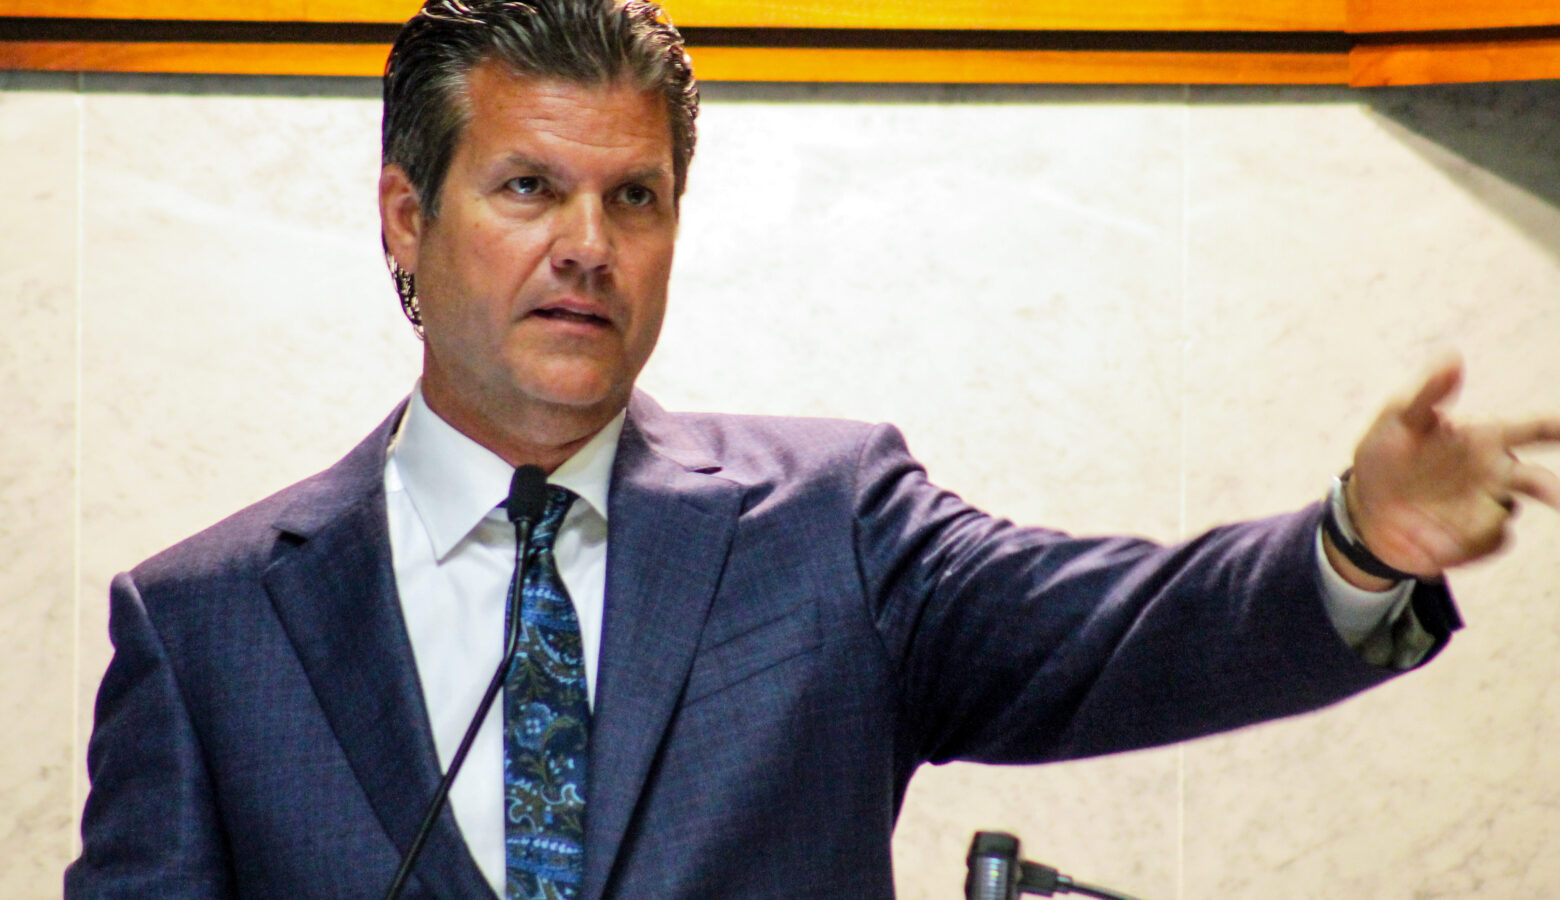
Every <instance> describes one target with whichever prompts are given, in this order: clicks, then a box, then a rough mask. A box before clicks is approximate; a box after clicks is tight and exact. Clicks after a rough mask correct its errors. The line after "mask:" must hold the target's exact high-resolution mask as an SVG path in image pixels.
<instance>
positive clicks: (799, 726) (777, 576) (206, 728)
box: [66, 395, 1455, 900]
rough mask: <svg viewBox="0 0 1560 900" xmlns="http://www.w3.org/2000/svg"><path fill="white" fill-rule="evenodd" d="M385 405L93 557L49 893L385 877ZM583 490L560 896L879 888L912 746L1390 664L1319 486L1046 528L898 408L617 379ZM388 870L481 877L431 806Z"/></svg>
mask: <svg viewBox="0 0 1560 900" xmlns="http://www.w3.org/2000/svg"><path fill="white" fill-rule="evenodd" d="M398 416H399V411H397V413H396V414H395V415H392V416H391V418H390V419H388V420H386V422H385V423H384V424H383V425H381V426H380V428H379V429H377V430H376V431H375V432H374V433H373V434H372V435H370V436H369V437H368V439H367V440H365V441H364V442H363V443H362V444H361V445H359V446H358V447H357V448H356V449H354V450H353V451H352V452H351V453H350V454H348V455H347V456H346V457H345V458H344V459H343V460H342V461H341V462H339V463H338V464H336V465H335V466H334V467H332V468H331V469H329V470H327V471H325V472H323V473H321V474H319V475H317V476H315V477H313V478H311V479H309V480H307V481H304V482H301V483H300V484H297V485H295V486H293V487H291V488H288V489H287V490H284V491H282V492H281V493H279V494H276V495H275V496H273V497H271V498H269V499H267V500H265V501H262V502H261V503H259V504H257V505H255V506H253V507H251V508H249V509H246V510H244V511H243V512H240V513H238V514H237V515H236V516H233V517H232V518H230V519H227V520H226V521H224V522H222V523H220V524H218V525H216V526H214V527H213V528H211V529H209V530H207V531H205V532H203V533H202V534H200V535H197V536H196V537H194V538H191V539H190V540H188V541H185V542H184V543H181V544H179V545H178V546H176V547H174V548H172V549H170V550H168V551H165V552H164V553H162V554H160V555H158V556H156V557H154V558H153V559H151V560H148V561H147V562H146V563H143V564H142V565H140V566H138V567H137V568H136V569H135V570H134V571H132V572H130V573H128V574H125V575H121V576H119V577H118V578H116V579H115V581H114V584H113V590H112V598H111V612H110V632H111V635H112V638H113V642H114V647H115V653H114V658H113V661H112V663H111V664H110V666H109V669H108V672H107V674H106V675H105V677H104V680H103V684H102V688H101V690H100V693H99V696H98V702H97V708H96V716H97V719H96V727H95V729H94V732H93V736H92V742H91V747H90V750H89V766H90V770H91V774H92V792H91V796H90V798H89V799H88V802H87V808H86V813H85V817H84V819H83V825H82V830H83V843H84V846H83V850H82V855H81V858H80V859H79V860H78V861H77V862H76V863H75V864H74V865H73V866H72V867H71V868H70V869H69V870H68V871H67V875H66V893H67V895H68V896H71V897H102V896H127V897H159V898H169V897H232V896H242V897H276V898H281V897H286V898H290V900H292V898H308V897H320V898H357V897H363V898H372V897H378V896H380V895H381V894H382V892H383V891H384V889H385V887H386V886H387V884H388V882H389V880H390V877H391V874H392V873H393V871H394V870H395V867H396V865H397V862H398V859H399V857H400V855H401V853H402V851H403V849H404V848H405V847H406V846H407V845H408V844H409V843H410V841H411V839H412V835H413V833H414V831H415V829H416V827H417V824H418V819H419V817H420V815H421V813H422V811H423V809H424V806H425V804H426V803H427V801H428V798H429V797H430V796H431V795H432V792H433V790H434V786H435V784H436V783H437V780H438V777H439V770H438V762H437V757H436V755H435V751H434V745H433V739H432V734H431V730H430V727H429V724H428V722H429V719H428V714H427V712H426V710H425V708H424V705H423V697H422V692H421V690H420V688H419V684H418V678H417V672H416V668H415V665H414V663H413V660H412V653H411V648H410V644H409V642H408V638H407V634H406V629H405V625H404V623H403V620H402V617H401V613H400V608H399V603H398V601H397V595H396V588H395V581H394V576H393V574H392V568H391V560H390V550H389V544H388V538H387V530H386V528H387V526H386V516H385V497H384V487H383V484H384V482H383V468H384V458H385V449H386V444H387V441H388V438H389V436H390V434H391V433H392V430H393V426H394V423H395V421H396V420H397V418H398ZM609 503H610V509H609V513H610V515H609V519H610V523H611V525H610V527H611V531H610V535H609V551H608V561H607V602H606V620H605V626H604V634H603V638H602V647H601V657H600V658H601V664H600V669H599V680H598V685H597V694H596V704H595V710H594V715H593V719H592V735H591V747H592V755H591V758H590V773H589V786H590V791H589V810H588V815H587V840H586V847H587V858H586V880H585V888H586V889H585V892H584V895H585V898H586V900H600V898H603V897H618V898H635V900H644V898H656V900H661V898H690V900H695V898H697V900H709V898H719V897H733V898H736V897H741V898H797V897H827V898H846V897H850V898H856V897H864V898H879V897H890V896H892V893H893V884H892V874H891V869H890V833H891V831H892V828H893V824H894V820H895V817H896V816H897V814H898V811H899V807H900V802H901V800H902V798H903V796H904V792H905V787H906V785H907V783H908V781H909V779H910V776H911V774H912V773H913V772H914V771H915V769H916V767H917V766H919V765H920V764H921V763H923V762H927V761H933V762H940V761H945V760H951V759H966V760H981V761H989V762H1004V763H1009V762H1042V761H1046V760H1056V759H1067V758H1073V757H1080V756H1087V755H1091V754H1099V753H1107V752H1112V751H1118V750H1125V749H1131V748H1137V747H1145V746H1149V745H1152V744H1163V743H1166V742H1171V741H1177V740H1182V739H1186V738H1191V737H1196V736H1198V735H1203V734H1208V733H1210V732H1215V731H1220V730H1223V729H1229V728H1234V727H1237V726H1240V725H1244V724H1247V723H1250V722H1254V721H1258V720H1261V719H1267V718H1272V717H1276V716H1285V715H1290V714H1293V713H1298V712H1302V711H1305V710H1310V709H1314V708H1316V707H1319V706H1323V705H1325V704H1328V703H1331V702H1333V701H1335V700H1338V699H1340V698H1342V697H1344V696H1346V695H1348V694H1351V693H1353V692H1356V691H1359V690H1361V689H1364V688H1367V687H1369V686H1371V685H1373V684H1376V683H1377V682H1379V681H1381V680H1383V679H1384V678H1386V677H1388V675H1389V673H1388V672H1386V671H1383V670H1379V669H1375V668H1372V667H1370V666H1367V665H1365V664H1364V663H1362V662H1361V661H1360V660H1359V659H1358V658H1357V656H1356V655H1355V654H1354V653H1353V652H1351V651H1350V650H1349V649H1348V648H1347V647H1345V646H1344V645H1343V644H1342V642H1341V641H1340V640H1339V639H1338V637H1337V636H1336V634H1335V632H1334V631H1333V629H1332V626H1331V625H1330V623H1329V622H1328V620H1327V617H1326V614H1325V612H1324V610H1323V607H1322V604H1321V601H1320V597H1319V586H1318V584H1317V575H1316V566H1315V561H1314V552H1315V551H1314V546H1313V541H1314V539H1315V533H1316V529H1317V523H1318V516H1319V508H1318V507H1311V508H1308V509H1305V510H1303V511H1301V512H1298V513H1294V514H1291V515H1287V516H1281V517H1277V518H1273V519H1267V520H1264V521H1260V522H1255V523H1246V524H1241V525H1234V526H1229V527H1225V528H1219V529H1216V530H1214V531H1212V532H1210V533H1208V534H1206V535H1203V536H1201V537H1199V538H1196V539H1194V540H1192V541H1190V542H1188V543H1185V544H1181V545H1178V546H1173V547H1161V546H1157V545H1155V544H1152V543H1149V542H1146V541H1139V540H1132V539H1120V538H1114V539H1090V540H1080V539H1073V538H1069V537H1067V536H1065V535H1063V534H1060V533H1058V532H1053V531H1048V530H1042V529H1036V528H1021V527H1018V526H1015V525H1013V524H1012V523H1010V522H1007V521H1004V520H1002V519H997V518H993V517H990V516H987V515H985V514H983V513H981V512H979V511H977V510H975V509H973V508H971V507H970V506H968V505H967V504H965V503H964V502H963V501H961V500H960V499H959V498H958V497H956V496H954V495H953V494H950V493H948V492H945V491H943V490H940V489H938V488H937V487H935V486H933V485H932V484H930V483H929V482H928V481H927V480H926V478H925V475H924V472H923V471H922V469H921V468H920V466H919V465H917V463H916V462H915V460H914V459H913V458H912V457H911V456H910V455H909V453H908V451H907V450H906V449H905V447H904V444H903V442H902V440H901V438H900V436H899V434H898V433H897V432H896V431H895V430H894V429H892V428H890V427H887V426H876V427H874V426H868V425H863V424H858V423H849V422H835V421H817V420H809V421H804V420H780V419H768V418H757V417H734V416H715V415H683V414H679V415H673V414H668V413H666V412H664V411H662V410H661V409H659V408H658V407H657V406H655V404H654V403H653V402H651V401H649V400H648V398H646V397H644V396H643V395H636V396H635V398H634V399H633V401H632V403H631V405H630V411H629V417H628V424H627V426H626V427H625V429H624V432H623V437H622V441H621V444H620V446H619V451H618V456H617V463H616V468H615V470H614V473H613V481H612V486H611V494H610V501H609ZM1416 604H1418V605H1419V606H1420V608H1422V609H1425V610H1433V609H1439V610H1441V611H1442V613H1443V615H1442V616H1441V618H1440V619H1436V617H1435V616H1434V615H1431V616H1428V617H1426V618H1428V619H1430V620H1431V623H1432V626H1433V625H1434V623H1435V622H1436V621H1443V622H1444V621H1448V620H1447V618H1446V616H1448V615H1449V616H1452V617H1455V612H1454V611H1452V607H1451V606H1450V599H1449V598H1448V597H1447V596H1446V595H1445V593H1444V591H1442V590H1440V589H1439V588H1433V587H1423V588H1421V589H1420V596H1419V597H1418V598H1416ZM1444 631H1445V629H1444V628H1443V629H1442V632H1443V634H1442V637H1443V640H1444ZM499 639H500V638H499V636H497V635H495V636H494V640H499ZM407 896H416V897H441V898H449V900H454V898H469V897H491V896H492V894H491V891H490V890H489V888H488V886H487V884H486V882H485V881H484V880H483V878H482V875H481V873H480V872H479V871H478V869H477V867H476V865H475V863H474V862H473V861H472V859H471V856H470V854H469V853H468V852H467V850H466V847H465V844H464V842H463V841H462V838H461V836H460V832H459V828H458V826H457V825H456V823H455V820H454V817H453V815H452V814H451V813H450V812H449V810H448V809H446V811H445V813H444V815H443V817H442V818H441V819H440V821H439V823H438V825H437V828H436V829H435V831H434V832H433V836H432V838H431V840H430V841H429V845H428V847H427V848H426V851H425V853H424V855H423V857H422V860H421V862H420V864H419V866H418V868H417V874H416V882H415V884H414V885H413V886H412V890H411V891H409V892H408V895H407Z"/></svg>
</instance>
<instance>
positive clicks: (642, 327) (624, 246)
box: [380, 63, 677, 446]
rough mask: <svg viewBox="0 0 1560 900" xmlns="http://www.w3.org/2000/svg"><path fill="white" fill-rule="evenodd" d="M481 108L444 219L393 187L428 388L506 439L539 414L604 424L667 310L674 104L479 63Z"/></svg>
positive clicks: (463, 418) (390, 177)
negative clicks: (418, 312)
mask: <svg viewBox="0 0 1560 900" xmlns="http://www.w3.org/2000/svg"><path fill="white" fill-rule="evenodd" d="M468 102H469V107H470V117H469V119H468V121H467V123H466V126H465V129H464V131H463V132H462V134H461V136H460V138H459V141H458V142H457V144H456V148H455V154H454V158H453V159H452V160H451V163H450V167H449V172H448V174H447V176H446V177H445V181H444V186H443V189H442V193H441V197H440V201H439V208H438V216H437V217H436V218H433V219H430V218H428V216H427V214H426V210H423V209H422V208H421V207H420V205H419V204H418V201H417V199H416V197H415V193H414V192H413V193H411V194H410V196H408V194H407V192H406V190H404V184H401V185H398V184H397V181H398V179H399V182H402V183H404V180H405V177H404V173H401V172H400V170H399V169H398V168H396V167H393V166H392V167H387V169H386V173H385V174H384V175H383V176H382V177H381V183H380V200H381V208H382V211H383V214H384V216H385V218H386V222H385V224H386V237H387V240H389V242H390V245H391V250H392V251H393V252H395V254H396V257H397V259H398V260H399V261H400V262H401V264H402V265H403V266H404V267H406V268H407V269H408V270H409V271H411V272H412V273H413V274H415V275H416V276H417V294H418V300H419V302H420V304H421V308H422V318H423V326H424V330H425V334H426V338H427V344H426V347H425V348H424V358H423V391H424V394H425V395H426V396H427V398H428V402H429V404H430V406H432V407H433V409H434V410H435V411H437V412H438V413H439V414H440V415H442V416H444V417H445V418H446V419H447V420H449V421H450V422H451V423H452V424H454V425H455V426H456V427H457V428H459V429H461V430H462V431H465V432H466V433H467V434H469V435H471V436H473V437H474V438H476V439H477V440H478V441H480V442H483V443H489V445H490V446H492V444H491V442H490V441H488V440H485V439H484V435H485V434H486V432H487V431H489V430H496V431H498V432H503V431H505V430H510V429H514V428H519V427H524V425H523V423H525V422H526V421H527V417H533V418H532V420H533V421H535V419H534V417H536V416H538V415H540V416H541V417H542V418H547V417H549V416H550V417H551V418H552V420H553V421H559V420H560V416H561V420H566V421H569V422H576V423H593V429H594V428H599V427H600V426H601V425H602V424H605V422H606V420H607V419H610V418H611V416H612V415H615V414H616V412H617V411H618V410H619V409H621V408H622V407H623V406H624V404H626V403H627V402H628V396H629V393H630V389H631V388H632V386H633V383H634V379H635V377H636V376H637V375H638V374H639V370H640V369H641V368H642V367H643V366H644V364H645V360H646V359H648V358H649V356H650V351H651V350H652V349H653V348H654V347H655V342H656V337H657V335H658V334H659V333H660V329H661V320H662V316H663V314H664V312H665V308H666V285H667V279H668V277H669V276H670V273H671V266H672V249H673V244H674V242H675V239H676V234H677V209H676V205H675V199H676V198H675V197H674V196H673V176H672V150H671V129H670V125H669V122H668V118H667V111H666V106H665V102H664V101H663V100H662V99H661V98H660V97H659V96H657V95H655V94H652V93H647V92H642V91H639V90H636V89H634V88H632V87H626V86H622V85H602V86H583V85H578V84H573V83H570V82H563V81H553V80H543V79H536V78H526V77H517V76H515V75H514V74H512V73H511V72H509V70H507V69H505V68H504V67H502V66H500V65H498V64H495V63H484V64H482V65H479V66H477V67H476V68H475V69H473V70H472V72H471V75H470V80H469V90H468ZM398 222H404V223H406V227H405V228H402V229H400V230H399V231H398V229H397V223H398ZM401 232H405V234H403V233H401ZM516 423H522V424H516ZM593 429H592V430H593Z"/></svg>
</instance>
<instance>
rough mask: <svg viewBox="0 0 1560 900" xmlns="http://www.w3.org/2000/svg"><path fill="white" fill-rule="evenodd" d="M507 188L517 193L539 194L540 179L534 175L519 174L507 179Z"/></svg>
mask: <svg viewBox="0 0 1560 900" xmlns="http://www.w3.org/2000/svg"><path fill="white" fill-rule="evenodd" d="M509 189H510V190H511V191H514V192H515V193H517V194H527V195H529V194H540V193H541V192H542V180H541V179H540V178H538V177H536V176H535V175H521V176H520V177H519V178H511V179H509Z"/></svg>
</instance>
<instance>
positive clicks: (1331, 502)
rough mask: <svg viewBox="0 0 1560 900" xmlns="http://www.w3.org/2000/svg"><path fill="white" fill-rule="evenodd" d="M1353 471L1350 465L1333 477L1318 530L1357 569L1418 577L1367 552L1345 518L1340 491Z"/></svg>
mask: <svg viewBox="0 0 1560 900" xmlns="http://www.w3.org/2000/svg"><path fill="white" fill-rule="evenodd" d="M1353 472H1354V469H1353V467H1350V468H1347V469H1344V470H1343V474H1342V475H1339V476H1338V477H1336V478H1334V479H1333V483H1332V488H1331V489H1330V490H1328V492H1327V509H1326V512H1325V513H1324V514H1323V515H1322V530H1323V531H1325V532H1326V533H1327V536H1328V537H1330V538H1332V542H1333V546H1335V547H1337V548H1338V552H1339V553H1342V554H1343V555H1344V557H1345V558H1346V559H1348V561H1349V562H1351V563H1354V564H1355V565H1356V566H1358V567H1359V568H1360V570H1361V571H1363V572H1367V573H1369V574H1371V575H1374V576H1376V577H1377V578H1390V579H1392V580H1393V581H1412V580H1414V579H1416V578H1417V577H1418V576H1416V575H1413V574H1411V573H1409V572H1404V571H1403V570H1401V569H1395V568H1393V567H1392V566H1389V565H1387V564H1386V563H1384V562H1382V561H1381V560H1380V559H1379V558H1377V556H1376V554H1374V553H1372V552H1370V548H1369V547H1366V546H1365V542H1364V541H1362V540H1360V535H1359V532H1357V531H1355V530H1354V520H1352V519H1350V518H1349V504H1348V501H1347V500H1346V499H1345V498H1344V494H1343V489H1344V486H1345V485H1347V484H1348V483H1349V476H1350V475H1351V474H1353Z"/></svg>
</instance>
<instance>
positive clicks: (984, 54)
mask: <svg viewBox="0 0 1560 900" xmlns="http://www.w3.org/2000/svg"><path fill="white" fill-rule="evenodd" d="M690 53H691V54H692V56H693V62H694V71H695V72H697V73H698V75H699V78H700V80H702V81H832V82H873V81H879V82H907V83H912V82H921V83H939V82H944V83H975V84H1046V83H1049V84H1345V83H1347V79H1348V56H1347V55H1346V54H1343V53H1337V54H1331V53H1177V52H1126V51H1087V50H1079V51H1067V50H849V49H812V48H795V47H699V48H695V49H693V50H691V51H690Z"/></svg>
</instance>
